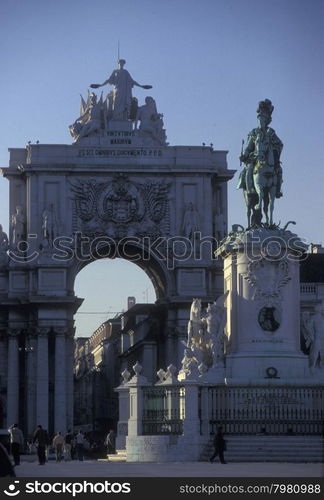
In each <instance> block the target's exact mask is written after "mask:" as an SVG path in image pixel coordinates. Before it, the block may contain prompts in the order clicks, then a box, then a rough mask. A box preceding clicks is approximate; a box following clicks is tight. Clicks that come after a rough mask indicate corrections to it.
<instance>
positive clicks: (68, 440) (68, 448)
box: [64, 429, 73, 462]
mask: <svg viewBox="0 0 324 500" xmlns="http://www.w3.org/2000/svg"><path fill="white" fill-rule="evenodd" d="M72 444H73V434H72V432H71V429H68V431H67V433H66V434H65V437H64V450H65V461H66V462H69V461H70V460H72V453H71V452H72Z"/></svg>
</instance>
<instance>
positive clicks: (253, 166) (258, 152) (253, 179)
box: [237, 99, 283, 227]
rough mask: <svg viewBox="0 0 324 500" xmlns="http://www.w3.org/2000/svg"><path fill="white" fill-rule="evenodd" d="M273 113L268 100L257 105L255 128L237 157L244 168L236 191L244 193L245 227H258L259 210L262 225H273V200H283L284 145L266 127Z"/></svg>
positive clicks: (259, 219)
mask: <svg viewBox="0 0 324 500" xmlns="http://www.w3.org/2000/svg"><path fill="white" fill-rule="evenodd" d="M273 110H274V106H273V105H272V102H271V101H270V100H269V99H265V100H264V101H260V102H259V105H258V109H257V118H258V127H257V128H254V129H253V130H251V132H250V133H249V134H248V138H247V145H246V148H245V150H244V151H242V154H241V156H240V161H241V162H243V163H244V164H245V167H244V168H243V170H242V171H241V173H240V178H239V183H238V186H237V187H238V188H241V189H243V193H244V198H245V203H246V208H247V217H248V227H251V226H260V225H261V220H262V209H263V212H264V215H265V218H266V221H265V224H266V225H268V226H269V225H270V226H271V225H273V208H274V200H275V198H280V197H281V196H282V192H281V184H282V168H281V164H280V154H281V151H282V148H283V144H282V142H281V140H280V139H279V137H278V136H277V135H276V133H275V131H274V130H273V129H272V128H271V127H269V124H270V122H271V115H272V112H273ZM242 149H243V148H242ZM269 207H270V217H269V215H268V209H269Z"/></svg>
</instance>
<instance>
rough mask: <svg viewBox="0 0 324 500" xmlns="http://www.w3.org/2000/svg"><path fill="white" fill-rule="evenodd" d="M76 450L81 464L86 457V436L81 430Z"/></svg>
mask: <svg viewBox="0 0 324 500" xmlns="http://www.w3.org/2000/svg"><path fill="white" fill-rule="evenodd" d="M75 439H76V449H77V455H78V460H79V461H80V462H83V457H84V435H83V432H82V431H81V430H80V431H79V432H78V434H77V435H76V438H75Z"/></svg>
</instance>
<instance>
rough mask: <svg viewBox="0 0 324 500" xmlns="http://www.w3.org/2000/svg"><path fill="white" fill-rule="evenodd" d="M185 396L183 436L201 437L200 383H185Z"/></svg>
mask: <svg viewBox="0 0 324 500" xmlns="http://www.w3.org/2000/svg"><path fill="white" fill-rule="evenodd" d="M183 386H184V390H185V394H184V420H183V434H184V436H187V437H188V436H198V435H200V421H199V414H198V410H199V407H198V390H199V384H198V382H196V383H195V382H191V381H190V382H187V381H184V382H183Z"/></svg>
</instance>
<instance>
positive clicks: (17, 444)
mask: <svg viewBox="0 0 324 500" xmlns="http://www.w3.org/2000/svg"><path fill="white" fill-rule="evenodd" d="M8 432H9V435H10V449H11V455H12V456H13V459H14V462H15V465H20V452H21V451H23V449H24V436H23V433H22V431H21V430H20V429H19V427H18V424H13V425H12V426H11V427H10V428H9V429H8Z"/></svg>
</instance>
